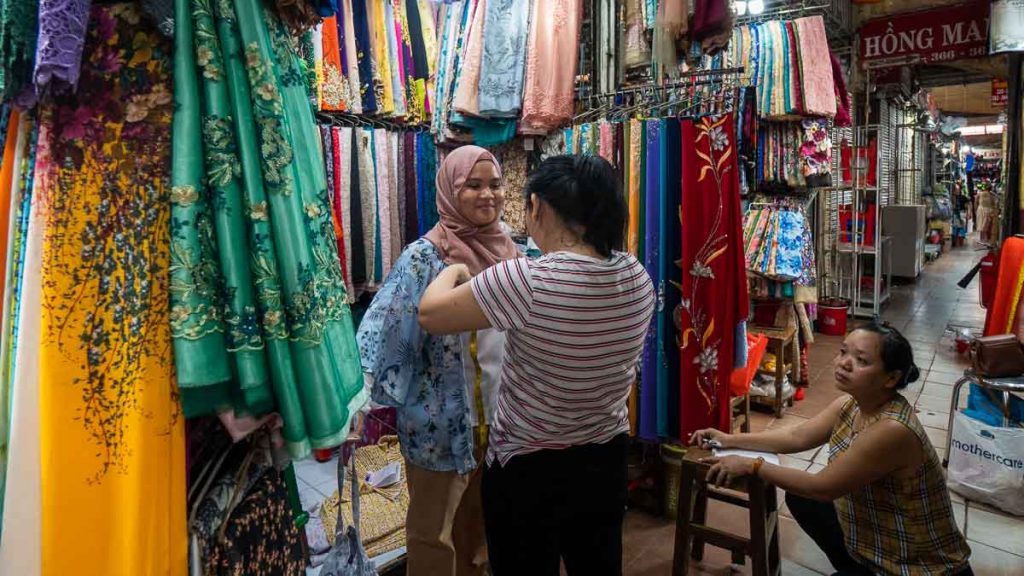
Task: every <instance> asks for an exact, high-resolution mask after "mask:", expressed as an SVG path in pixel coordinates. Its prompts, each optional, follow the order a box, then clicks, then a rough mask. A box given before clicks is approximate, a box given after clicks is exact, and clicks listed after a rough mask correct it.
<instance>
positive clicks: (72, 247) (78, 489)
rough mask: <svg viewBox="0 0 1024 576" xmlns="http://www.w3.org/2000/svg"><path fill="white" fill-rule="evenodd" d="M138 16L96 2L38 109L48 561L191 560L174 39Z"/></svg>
mask: <svg viewBox="0 0 1024 576" xmlns="http://www.w3.org/2000/svg"><path fill="white" fill-rule="evenodd" d="M141 16H142V15H141V13H140V12H139V9H138V7H137V5H135V4H134V3H125V4H114V5H106V6H105V5H96V6H94V7H93V8H92V12H91V22H92V23H93V24H92V25H91V26H90V27H89V33H88V37H87V39H86V47H85V52H84V53H85V58H84V60H83V63H82V71H81V78H80V82H79V87H78V92H77V93H76V94H75V95H69V96H61V97H58V98H55V99H54V100H53V101H51V102H50V103H48V104H46V105H44V106H43V107H42V108H41V109H40V110H39V114H40V122H41V127H40V131H39V138H40V145H39V148H40V149H39V151H38V152H37V160H36V169H37V171H38V172H39V176H38V179H37V189H36V190H35V192H34V194H33V196H38V202H37V203H36V204H35V205H36V206H38V207H39V210H40V216H41V220H40V223H41V224H42V226H41V228H42V230H41V231H40V233H41V240H42V244H41V251H40V252H39V254H38V258H39V260H38V261H39V262H40V263H41V274H40V278H41V284H40V291H39V298H40V300H39V303H38V308H36V310H38V311H39V312H40V316H41V318H40V323H39V325H38V332H36V334H33V332H35V330H32V322H31V321H29V322H26V323H23V324H22V328H24V329H26V331H24V332H22V333H21V334H20V335H19V337H22V336H23V337H25V338H33V336H35V335H38V338H39V341H38V347H35V346H33V347H32V348H31V350H33V351H34V354H33V356H34V358H36V360H35V361H32V360H29V359H26V361H25V362H24V363H20V362H19V366H24V367H25V368H26V372H25V373H23V374H22V375H21V376H19V377H22V376H23V377H28V378H31V377H32V376H33V375H32V372H34V370H35V369H34V368H33V366H36V367H38V394H39V396H38V406H37V407H36V409H37V410H38V414H39V428H38V438H39V447H38V450H39V452H38V454H45V455H46V456H47V457H45V458H41V459H40V462H39V463H40V468H39V474H40V478H42V479H44V481H43V482H42V483H41V484H40V485H39V486H38V489H39V490H40V491H41V492H40V494H41V499H40V501H39V505H40V508H39V509H38V510H36V511H35V514H36V515H37V516H38V517H39V519H40V524H39V526H40V527H41V535H39V536H38V539H39V547H38V548H35V549H36V550H39V551H41V560H42V564H41V572H40V573H41V574H43V575H44V576H45V575H50V574H68V573H75V574H86V575H92V574H95V575H101V574H102V575H107V574H114V573H118V574H150V573H163V574H184V573H185V572H186V571H187V565H186V541H185V531H184V529H183V527H184V526H185V517H184V515H185V500H184V498H185V477H184V470H185V459H184V436H183V419H182V417H181V413H180V407H179V405H178V402H177V391H176V389H175V377H174V364H173V362H172V360H171V356H170V338H171V336H170V331H169V327H170V318H169V316H168V315H169V312H170V306H169V305H168V286H169V285H170V281H169V278H168V276H167V270H168V269H169V264H170V255H169V252H170V239H169V234H170V231H171V227H172V226H171V214H170V203H169V202H168V195H169V192H170V176H171V175H170V166H171V159H170V152H171V141H170V134H171V130H170V127H171V116H172V114H173V102H172V98H171V88H172V85H171V48H172V47H171V45H170V44H169V43H168V42H167V41H166V40H165V39H164V38H163V37H162V36H161V35H159V34H158V33H157V31H156V30H155V29H153V28H151V27H150V26H149V24H148V22H140V19H141ZM189 52H191V50H190V51H189ZM33 221H34V222H35V220H34V219H33ZM35 241H37V240H36V239H34V238H33V237H32V233H30V238H29V243H30V246H29V248H30V254H31V251H32V250H34V249H35V248H34V247H33V243H34V242H35ZM30 278H31V275H30V274H28V273H27V274H26V279H30ZM23 305H24V306H25V307H24V308H23V310H26V311H30V310H31V308H33V307H35V306H37V304H36V303H35V302H34V301H32V300H31V299H29V300H27V301H26V302H24V303H23ZM27 345H29V343H28V342H25V343H23V344H21V345H20V346H19V348H22V347H25V346H27ZM26 411H27V412H31V408H29V410H26ZM29 418H31V417H29ZM32 490H33V491H34V490H35V489H32ZM8 496H10V494H8ZM69 511H73V513H69ZM5 520H6V518H5ZM26 528H28V529H31V528H30V526H29V527H26V526H19V527H18V528H16V530H22V529H26ZM6 533H7V531H6V530H5V538H6ZM32 536H36V535H32ZM5 544H6V543H5ZM19 552H20V551H19ZM16 553H17V552H16ZM82 558H89V561H88V562H82ZM3 571H4V573H8V571H7V568H6V566H5V567H3ZM11 573H18V574H32V572H24V571H14V572H11Z"/></svg>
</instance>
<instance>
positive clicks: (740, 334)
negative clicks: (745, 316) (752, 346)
mask: <svg viewBox="0 0 1024 576" xmlns="http://www.w3.org/2000/svg"><path fill="white" fill-rule="evenodd" d="M733 343H734V348H735V352H734V353H735V356H734V358H735V360H733V363H732V367H733V368H743V367H745V366H746V365H747V358H748V356H749V354H750V350H749V349H748V347H747V321H746V320H743V321H742V322H740V323H739V324H737V325H736V338H735V340H733Z"/></svg>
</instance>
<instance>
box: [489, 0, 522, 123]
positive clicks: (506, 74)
mask: <svg viewBox="0 0 1024 576" xmlns="http://www.w3.org/2000/svg"><path fill="white" fill-rule="evenodd" d="M496 31H500V32H496ZM529 32H530V1H529V0H489V1H488V2H487V13H486V14H485V15H484V50H483V58H482V59H481V61H480V96H479V103H480V115H482V116H490V117H492V118H515V117H517V116H519V111H520V110H521V109H522V107H523V76H524V73H525V70H526V39H527V36H528V34H529Z"/></svg>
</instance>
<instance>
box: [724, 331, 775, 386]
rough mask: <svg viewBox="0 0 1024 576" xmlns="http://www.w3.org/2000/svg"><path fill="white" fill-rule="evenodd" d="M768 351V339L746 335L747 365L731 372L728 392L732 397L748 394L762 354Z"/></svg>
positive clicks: (760, 335)
mask: <svg viewBox="0 0 1024 576" xmlns="http://www.w3.org/2000/svg"><path fill="white" fill-rule="evenodd" d="M766 351H768V337H767V336H765V335H764V334H748V335H747V365H746V366H744V367H742V368H736V369H734V370H733V371H732V377H731V379H730V380H729V392H730V393H731V394H732V395H733V396H745V395H746V394H747V393H748V392H750V383H751V382H753V381H754V376H756V375H757V369H758V368H759V367H760V366H761V360H763V359H764V353H765V352H766Z"/></svg>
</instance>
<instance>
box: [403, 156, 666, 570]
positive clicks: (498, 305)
mask: <svg viewBox="0 0 1024 576" xmlns="http://www.w3.org/2000/svg"><path fill="white" fill-rule="evenodd" d="M526 211H527V214H526V224H527V229H528V231H529V234H530V236H531V238H532V239H533V240H534V241H535V242H536V243H537V245H538V246H539V247H540V249H541V251H542V252H543V253H544V255H543V256H541V257H540V258H537V259H527V258H519V259H514V260H506V261H504V262H501V263H499V264H497V265H495V266H492V267H490V268H488V269H486V270H484V271H483V272H481V273H480V274H477V275H472V274H471V271H470V270H468V269H466V268H465V267H461V268H459V267H455V266H452V267H450V268H448V269H446V270H444V271H443V272H441V274H440V275H439V276H438V278H437V280H435V281H434V282H433V284H431V285H430V287H429V288H428V289H427V291H426V293H425V294H424V295H423V300H422V301H420V310H419V313H420V323H421V324H422V325H423V327H424V329H426V330H427V331H428V332H430V333H432V334H449V333H455V332H464V331H466V330H479V329H483V328H487V327H490V326H493V327H495V328H497V329H498V330H502V331H504V332H505V333H506V334H508V337H507V340H506V345H505V362H504V365H503V369H502V374H501V388H500V389H499V390H498V403H497V408H496V410H495V415H494V425H493V426H492V427H491V441H490V448H489V450H488V455H487V468H486V469H485V470H484V484H483V499H484V519H485V524H486V530H487V546H488V551H489V553H490V560H491V570H492V572H493V574H494V576H557V575H558V574H559V560H560V559H561V560H564V562H565V567H566V570H567V571H568V573H569V575H570V576H617V575H619V574H621V573H622V521H623V518H624V516H625V510H626V496H627V488H626V457H627V450H628V447H629V439H628V437H627V434H628V432H629V420H628V417H627V414H628V411H627V406H626V404H627V399H628V398H629V392H630V387H631V386H632V384H633V382H634V381H635V379H636V366H637V361H638V360H639V358H640V353H641V351H642V350H643V343H644V335H645V334H646V332H647V328H648V325H649V323H650V319H651V315H652V314H653V313H654V307H655V292H654V286H653V284H652V283H651V279H650V277H649V276H648V275H647V272H646V271H645V270H644V268H643V266H642V265H641V264H640V262H638V261H637V259H636V258H634V257H633V256H630V255H628V254H623V253H621V252H617V251H616V250H617V249H618V248H619V247H620V246H621V245H622V237H623V230H624V228H625V223H626V206H625V203H624V202H623V200H622V197H621V195H620V193H619V187H618V183H617V179H616V177H615V172H614V170H613V168H612V167H611V165H610V164H608V162H607V161H605V160H603V159H601V158H599V157H596V156H556V157H554V158H549V159H547V160H545V161H544V162H542V163H541V165H540V167H539V168H538V169H537V170H536V172H534V173H533V174H531V175H530V178H529V180H528V182H527V185H526Z"/></svg>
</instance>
